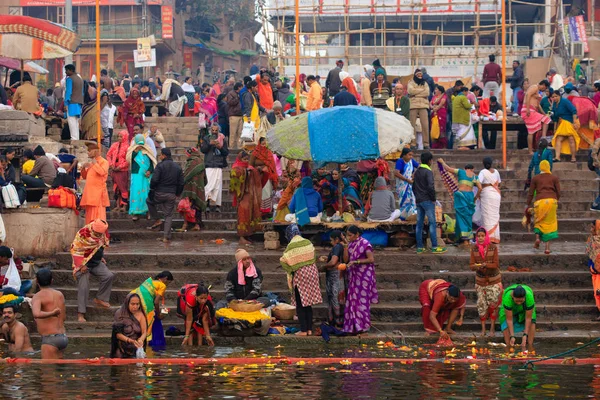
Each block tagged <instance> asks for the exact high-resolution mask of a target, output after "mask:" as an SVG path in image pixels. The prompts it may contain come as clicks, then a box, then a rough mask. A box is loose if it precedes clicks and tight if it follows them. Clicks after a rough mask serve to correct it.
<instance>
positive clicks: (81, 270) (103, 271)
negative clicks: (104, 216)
mask: <svg viewBox="0 0 600 400" xmlns="http://www.w3.org/2000/svg"><path fill="white" fill-rule="evenodd" d="M107 230H108V224H107V223H106V221H103V220H101V219H97V220H95V221H92V222H90V223H89V224H87V225H86V226H84V227H83V228H81V229H80V230H79V232H77V235H76V236H75V240H73V243H72V244H71V258H72V259H73V276H74V277H75V280H76V281H77V321H79V322H86V320H85V313H86V310H87V304H88V298H89V295H90V274H91V275H94V276H96V277H98V279H99V280H100V287H99V288H98V293H97V294H96V298H95V299H94V304H95V305H96V306H98V307H102V308H110V304H109V303H108V301H109V299H110V292H111V290H112V284H113V279H114V278H115V274H113V273H112V272H111V271H110V270H109V269H108V267H107V266H106V261H105V260H104V247H106V246H108V243H109V240H108V238H107V237H106V231H107Z"/></svg>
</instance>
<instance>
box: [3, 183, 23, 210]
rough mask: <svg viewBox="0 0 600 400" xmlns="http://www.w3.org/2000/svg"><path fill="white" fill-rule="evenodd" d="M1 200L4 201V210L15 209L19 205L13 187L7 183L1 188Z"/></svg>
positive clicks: (17, 196) (15, 190)
mask: <svg viewBox="0 0 600 400" xmlns="http://www.w3.org/2000/svg"><path fill="white" fill-rule="evenodd" d="M2 200H3V201H4V207H6V208H17V207H19V206H20V205H21V202H20V201H19V194H18V193H17V189H16V188H15V185H13V184H12V183H9V184H8V185H6V186H3V187H2Z"/></svg>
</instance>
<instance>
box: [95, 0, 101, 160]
mask: <svg viewBox="0 0 600 400" xmlns="http://www.w3.org/2000/svg"><path fill="white" fill-rule="evenodd" d="M96 86H97V87H98V89H97V91H96V109H97V113H96V117H97V123H96V127H97V130H96V133H97V137H98V147H99V148H100V149H102V145H101V144H100V143H101V141H102V126H100V113H101V111H102V110H101V109H100V103H101V101H100V98H101V96H100V0H96Z"/></svg>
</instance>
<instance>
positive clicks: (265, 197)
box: [250, 138, 279, 214]
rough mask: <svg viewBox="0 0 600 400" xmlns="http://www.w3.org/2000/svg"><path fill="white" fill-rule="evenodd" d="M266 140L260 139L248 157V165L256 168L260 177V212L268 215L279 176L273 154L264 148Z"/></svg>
mask: <svg viewBox="0 0 600 400" xmlns="http://www.w3.org/2000/svg"><path fill="white" fill-rule="evenodd" d="M266 141H267V140H266V139H265V138H260V139H259V140H258V145H257V146H256V148H255V149H254V151H253V152H252V155H251V156H250V165H251V166H253V167H254V168H257V169H258V170H259V171H260V175H261V187H262V194H261V203H260V211H261V212H262V213H263V214H269V213H270V212H271V211H272V208H273V190H274V188H276V187H277V183H278V182H279V176H278V175H277V167H276V166H275V159H274V158H273V153H272V152H271V150H269V149H268V148H267V146H266Z"/></svg>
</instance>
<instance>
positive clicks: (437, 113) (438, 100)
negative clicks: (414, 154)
mask: <svg viewBox="0 0 600 400" xmlns="http://www.w3.org/2000/svg"><path fill="white" fill-rule="evenodd" d="M445 91H446V90H445V89H444V87H443V86H441V85H437V86H436V87H435V89H434V90H433V97H432V99H431V119H433V118H437V120H438V124H439V126H440V137H439V138H437V139H435V140H433V141H432V143H431V148H432V149H445V148H446V146H447V144H448V138H446V120H447V115H448V114H447V113H448V107H447V106H446V93H445ZM429 126H431V124H430V125H429Z"/></svg>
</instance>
